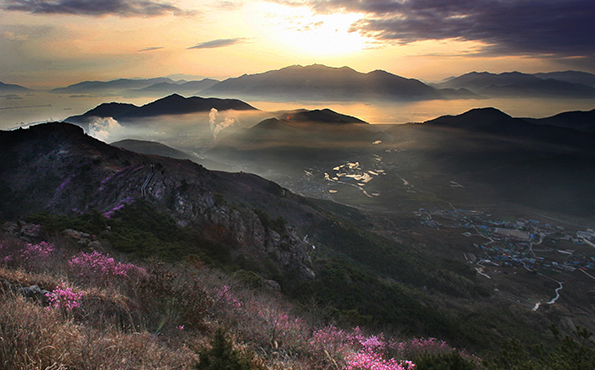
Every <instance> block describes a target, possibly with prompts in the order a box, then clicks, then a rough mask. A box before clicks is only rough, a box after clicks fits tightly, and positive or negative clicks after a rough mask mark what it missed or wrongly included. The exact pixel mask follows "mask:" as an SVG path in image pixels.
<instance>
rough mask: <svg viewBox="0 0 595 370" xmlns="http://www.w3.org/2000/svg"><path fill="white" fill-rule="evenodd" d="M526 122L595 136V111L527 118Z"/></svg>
mask: <svg viewBox="0 0 595 370" xmlns="http://www.w3.org/2000/svg"><path fill="white" fill-rule="evenodd" d="M525 121H528V122H532V123H537V124H545V125H551V126H558V127H565V128H571V129H574V130H578V131H582V132H585V133H588V134H595V109H593V110H591V111H588V112H582V111H576V112H564V113H560V114H556V115H555V116H552V117H547V118H525Z"/></svg>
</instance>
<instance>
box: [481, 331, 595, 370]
mask: <svg viewBox="0 0 595 370" xmlns="http://www.w3.org/2000/svg"><path fill="white" fill-rule="evenodd" d="M550 329H552V332H553V333H554V337H555V338H556V340H557V346H556V347H555V348H554V349H552V350H543V349H542V348H537V350H536V349H535V348H532V349H531V350H530V349H528V348H526V347H525V346H523V344H522V343H521V341H519V340H518V339H516V338H507V339H505V340H504V341H503V342H502V343H501V344H500V348H499V351H498V352H497V354H496V355H494V356H492V358H489V359H487V360H486V361H485V367H486V368H487V369H488V370H588V369H595V349H594V345H595V343H594V342H593V340H591V337H592V336H593V333H591V332H589V331H588V330H586V329H585V328H577V329H576V330H575V331H574V332H573V333H572V335H571V336H564V337H561V336H560V332H559V330H558V329H557V328H555V327H550Z"/></svg>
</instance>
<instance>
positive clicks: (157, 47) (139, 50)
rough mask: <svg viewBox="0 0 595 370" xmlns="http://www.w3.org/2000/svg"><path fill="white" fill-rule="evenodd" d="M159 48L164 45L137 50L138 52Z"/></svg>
mask: <svg viewBox="0 0 595 370" xmlns="http://www.w3.org/2000/svg"><path fill="white" fill-rule="evenodd" d="M159 49H163V46H153V47H150V48H145V49H140V50H137V52H138V53H140V52H143V51H153V50H159Z"/></svg>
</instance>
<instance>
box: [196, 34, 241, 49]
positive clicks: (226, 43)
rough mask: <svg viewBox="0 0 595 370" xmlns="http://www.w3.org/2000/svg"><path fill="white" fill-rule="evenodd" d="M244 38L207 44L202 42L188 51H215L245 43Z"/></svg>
mask: <svg viewBox="0 0 595 370" xmlns="http://www.w3.org/2000/svg"><path fill="white" fill-rule="evenodd" d="M244 40H245V39H244V38H242V37H240V38H235V39H217V40H211V41H206V42H201V43H200V44H197V45H194V46H191V47H189V48H188V49H213V48H222V47H225V46H231V45H235V44H239V43H241V42H244Z"/></svg>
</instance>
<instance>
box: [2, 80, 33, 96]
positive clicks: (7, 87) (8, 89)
mask: <svg viewBox="0 0 595 370" xmlns="http://www.w3.org/2000/svg"><path fill="white" fill-rule="evenodd" d="M27 91H31V90H30V89H28V88H26V87H23V86H20V85H13V84H5V83H3V82H0V94H2V93H19V92H27Z"/></svg>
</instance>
